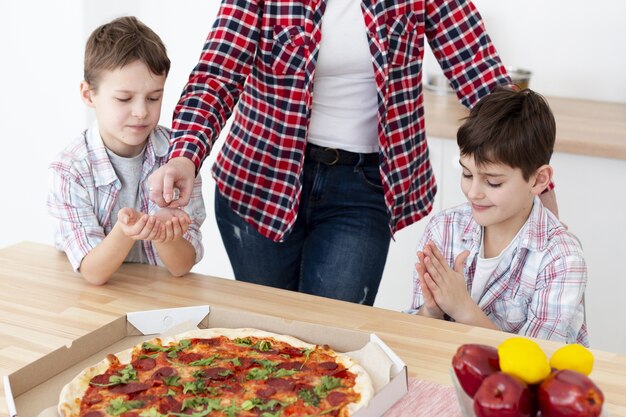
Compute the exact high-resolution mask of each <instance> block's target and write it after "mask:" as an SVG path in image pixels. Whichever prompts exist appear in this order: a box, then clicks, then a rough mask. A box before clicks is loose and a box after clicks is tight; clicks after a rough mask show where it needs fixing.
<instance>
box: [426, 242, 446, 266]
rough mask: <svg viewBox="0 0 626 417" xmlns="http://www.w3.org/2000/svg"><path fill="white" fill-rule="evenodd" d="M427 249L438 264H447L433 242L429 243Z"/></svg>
mask: <svg viewBox="0 0 626 417" xmlns="http://www.w3.org/2000/svg"><path fill="white" fill-rule="evenodd" d="M428 248H429V249H430V253H431V256H432V257H433V258H435V259H436V260H437V261H438V262H439V263H440V264H447V262H446V258H445V257H444V256H443V253H441V251H440V250H439V248H438V247H437V245H435V244H434V243H433V242H429V244H428Z"/></svg>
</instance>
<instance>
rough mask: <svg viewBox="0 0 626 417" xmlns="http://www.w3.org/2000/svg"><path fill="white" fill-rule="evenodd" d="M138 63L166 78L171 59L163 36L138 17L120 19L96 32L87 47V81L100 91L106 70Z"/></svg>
mask: <svg viewBox="0 0 626 417" xmlns="http://www.w3.org/2000/svg"><path fill="white" fill-rule="evenodd" d="M135 61H140V62H143V63H144V64H146V66H147V67H148V68H149V69H150V71H151V72H152V73H153V74H156V75H165V76H167V74H168V73H169V70H170V59H169V58H168V57H167V50H166V49H165V45H164V44H163V41H161V38H160V37H159V35H157V34H156V33H154V31H153V30H152V29H150V28H149V27H148V26H146V25H145V24H143V23H142V22H141V21H139V20H138V19H137V18H136V17H134V16H125V17H119V18H117V19H114V20H112V21H111V22H109V23H106V24H104V25H102V26H100V27H98V28H97V29H96V30H94V31H93V32H92V33H91V35H90V36H89V39H87V44H86V45H85V67H84V77H85V81H87V83H89V85H90V86H91V88H92V89H97V87H98V78H99V76H100V73H101V72H102V71H107V70H109V71H110V70H114V69H117V68H121V67H123V66H125V65H128V64H131V63H133V62H135Z"/></svg>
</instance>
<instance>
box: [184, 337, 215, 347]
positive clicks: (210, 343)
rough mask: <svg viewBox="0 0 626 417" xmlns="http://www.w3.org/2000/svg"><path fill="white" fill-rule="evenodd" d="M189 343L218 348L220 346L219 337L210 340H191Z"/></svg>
mask: <svg viewBox="0 0 626 417" xmlns="http://www.w3.org/2000/svg"><path fill="white" fill-rule="evenodd" d="M191 343H192V344H198V345H207V346H219V345H220V344H221V339H220V338H219V337H214V338H211V339H192V340H191Z"/></svg>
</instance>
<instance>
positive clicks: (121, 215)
mask: <svg viewBox="0 0 626 417" xmlns="http://www.w3.org/2000/svg"><path fill="white" fill-rule="evenodd" d="M132 215H133V213H132V210H131V209H129V208H128V207H122V208H121V209H120V210H119V211H118V212H117V220H119V221H121V222H122V223H123V224H126V225H130V224H132V220H133V219H132Z"/></svg>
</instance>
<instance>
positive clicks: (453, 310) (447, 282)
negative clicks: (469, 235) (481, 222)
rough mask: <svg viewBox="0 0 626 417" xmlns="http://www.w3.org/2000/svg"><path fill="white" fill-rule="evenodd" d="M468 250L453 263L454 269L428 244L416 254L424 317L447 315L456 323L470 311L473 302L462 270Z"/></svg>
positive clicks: (433, 246) (430, 243) (434, 246)
mask: <svg viewBox="0 0 626 417" xmlns="http://www.w3.org/2000/svg"><path fill="white" fill-rule="evenodd" d="M468 255H469V251H463V252H461V253H460V254H459V255H458V256H457V257H456V258H455V260H454V269H453V268H451V267H450V265H448V263H447V261H446V259H445V258H444V256H443V254H442V253H441V251H440V250H439V249H438V248H437V246H436V245H435V244H434V243H433V242H428V243H427V244H426V246H425V247H424V250H423V251H418V252H417V258H418V260H419V262H418V263H417V265H416V266H415V269H416V271H417V273H418V275H419V278H420V280H419V284H420V288H421V290H422V294H423V296H424V305H423V306H422V307H421V309H424V311H423V313H424V315H426V316H428V317H434V318H439V319H441V318H443V316H444V314H448V315H449V316H450V317H452V318H454V319H455V320H457V321H461V320H460V317H461V316H462V314H463V312H465V311H468V310H471V309H472V307H473V304H475V303H474V301H473V300H472V298H471V297H470V295H469V293H468V292H467V286H466V284H465V278H464V275H463V269H464V266H465V260H466V259H467V257H468Z"/></svg>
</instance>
